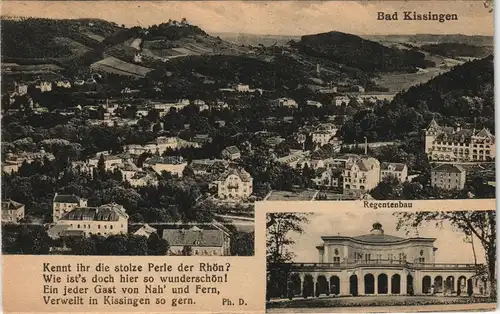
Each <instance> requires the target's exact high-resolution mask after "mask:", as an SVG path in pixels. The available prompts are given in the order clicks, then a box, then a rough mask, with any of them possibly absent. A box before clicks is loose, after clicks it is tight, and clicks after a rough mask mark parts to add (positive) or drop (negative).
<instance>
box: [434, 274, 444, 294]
mask: <svg viewBox="0 0 500 314" xmlns="http://www.w3.org/2000/svg"><path fill="white" fill-rule="evenodd" d="M434 293H443V277H441V276H437V277H436V278H434Z"/></svg>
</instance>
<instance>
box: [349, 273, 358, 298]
mask: <svg viewBox="0 0 500 314" xmlns="http://www.w3.org/2000/svg"><path fill="white" fill-rule="evenodd" d="M349 294H350V295H352V296H353V297H356V296H358V276H356V275H351V277H349Z"/></svg>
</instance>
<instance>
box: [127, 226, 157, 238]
mask: <svg viewBox="0 0 500 314" xmlns="http://www.w3.org/2000/svg"><path fill="white" fill-rule="evenodd" d="M153 233H156V228H153V227H151V226H150V225H148V224H144V225H142V226H140V227H139V229H137V230H136V231H134V232H132V234H133V235H135V236H140V237H146V238H149V237H150V236H151V235H152V234H153Z"/></svg>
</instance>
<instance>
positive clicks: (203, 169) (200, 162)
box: [189, 159, 229, 175]
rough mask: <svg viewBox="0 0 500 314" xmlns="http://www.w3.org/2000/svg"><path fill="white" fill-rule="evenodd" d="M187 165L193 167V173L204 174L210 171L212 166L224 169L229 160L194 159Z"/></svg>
mask: <svg viewBox="0 0 500 314" xmlns="http://www.w3.org/2000/svg"><path fill="white" fill-rule="evenodd" d="M189 166H190V167H191V169H193V172H194V174H196V175H206V174H209V173H212V169H214V168H222V169H226V168H227V167H228V166H229V162H228V161H227V160H224V159H194V160H193V161H191V163H190V164H189Z"/></svg>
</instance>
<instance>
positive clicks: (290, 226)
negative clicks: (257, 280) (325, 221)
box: [266, 213, 309, 300]
mask: <svg viewBox="0 0 500 314" xmlns="http://www.w3.org/2000/svg"><path fill="white" fill-rule="evenodd" d="M308 215H309V214H302V213H268V214H267V215H266V228H267V236H266V264H267V270H268V273H267V289H266V298H267V299H268V300H269V299H270V298H271V297H284V296H286V295H287V289H286V287H287V285H286V284H285V283H287V281H288V280H289V277H290V275H291V273H290V271H289V269H287V268H286V267H281V266H279V267H276V265H277V264H282V263H288V262H291V261H293V258H294V257H295V256H294V254H293V253H292V252H290V251H289V250H288V248H289V246H290V245H293V244H294V243H295V241H294V240H293V236H292V235H295V236H297V235H300V234H301V233H302V232H303V231H304V230H303V226H304V225H305V224H307V223H308V222H309V220H308Z"/></svg>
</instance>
